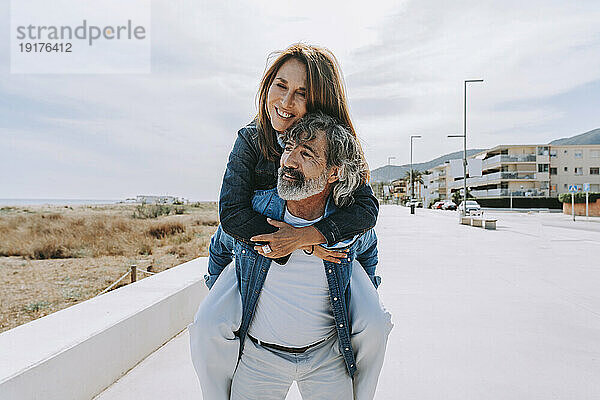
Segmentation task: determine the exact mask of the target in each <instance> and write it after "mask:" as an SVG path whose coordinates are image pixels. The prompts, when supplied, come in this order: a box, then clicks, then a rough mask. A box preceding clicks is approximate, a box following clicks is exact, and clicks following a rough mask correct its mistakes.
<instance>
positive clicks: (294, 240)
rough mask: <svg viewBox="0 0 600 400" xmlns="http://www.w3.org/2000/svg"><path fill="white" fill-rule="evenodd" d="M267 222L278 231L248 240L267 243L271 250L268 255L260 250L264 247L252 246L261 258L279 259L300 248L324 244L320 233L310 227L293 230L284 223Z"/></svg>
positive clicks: (271, 220) (293, 228)
mask: <svg viewBox="0 0 600 400" xmlns="http://www.w3.org/2000/svg"><path fill="white" fill-rule="evenodd" d="M267 222H268V223H269V224H271V225H273V226H276V227H277V228H279V230H278V231H277V232H274V233H269V234H264V235H257V236H253V237H251V238H250V240H252V241H253V242H268V244H269V247H270V248H271V252H270V253H265V252H264V250H263V248H262V246H264V245H260V246H259V245H257V246H254V250H256V251H257V252H258V253H259V254H260V255H262V256H265V257H268V258H281V257H284V256H287V255H288V254H291V253H292V252H293V251H294V250H298V249H300V248H302V247H306V246H311V245H316V244H319V243H325V238H324V237H323V235H321V232H319V231H318V230H317V229H316V228H314V227H312V226H305V227H303V228H295V227H293V226H291V225H289V224H286V223H285V222H281V221H275V220H273V219H271V218H267ZM315 248H316V246H315Z"/></svg>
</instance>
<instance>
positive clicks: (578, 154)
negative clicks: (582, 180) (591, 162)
mask: <svg viewBox="0 0 600 400" xmlns="http://www.w3.org/2000/svg"><path fill="white" fill-rule="evenodd" d="M575 158H583V150H575Z"/></svg>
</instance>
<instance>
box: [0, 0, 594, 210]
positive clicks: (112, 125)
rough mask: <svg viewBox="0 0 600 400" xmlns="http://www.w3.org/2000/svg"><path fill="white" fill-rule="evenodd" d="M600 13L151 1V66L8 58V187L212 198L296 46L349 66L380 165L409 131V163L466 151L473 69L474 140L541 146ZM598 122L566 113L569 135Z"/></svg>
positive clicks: (404, 145) (557, 121)
mask: <svg viewBox="0 0 600 400" xmlns="http://www.w3.org/2000/svg"><path fill="white" fill-rule="evenodd" d="M7 15H8V14H7V7H6V6H2V8H0V17H6V16H7ZM598 20H600V6H598V5H597V2H596V4H595V3H594V2H589V3H586V2H577V3H573V4H570V3H565V2H547V1H536V2H503V3H497V2H475V1H470V2H453V3H452V5H451V6H449V5H448V4H447V3H445V2H417V1H410V2H408V1H407V2H393V1H390V2H385V3H383V4H382V5H378V6H377V7H375V6H373V4H370V3H365V2H363V1H361V2H350V3H348V2H344V3H337V4H336V3H330V2H323V1H312V0H311V1H308V2H303V3H298V2H285V1H283V2H282V1H274V0H270V1H267V2H261V3H259V4H255V3H254V2H250V1H238V2H235V3H231V2H212V1H191V0H179V1H169V2H166V1H154V2H153V3H152V73H151V74H147V75H83V76H81V75H78V76H75V75H55V76H50V75H14V74H13V75H11V74H9V73H8V69H7V65H2V66H0V96H1V98H2V99H4V100H0V117H2V118H0V119H1V122H0V135H1V136H2V139H3V140H2V144H1V145H0V146H2V148H1V152H2V153H3V154H7V156H6V157H3V158H2V161H0V164H2V167H4V168H6V167H9V166H10V167H11V168H12V169H11V170H14V171H16V172H15V175H14V176H13V179H11V180H9V182H8V183H7V184H5V186H4V193H6V194H5V195H4V196H2V197H65V196H66V195H67V194H68V195H69V196H73V197H79V198H81V197H104V198H106V197H109V198H110V197H125V196H131V195H135V194H137V193H138V192H139V193H141V192H144V193H165V192H169V193H171V194H178V195H182V196H185V197H191V198H198V199H216V197H217V196H218V188H219V186H220V181H221V178H222V173H223V170H224V168H225V163H226V159H227V154H228V153H229V151H230V149H231V147H232V145H233V142H234V140H235V133H236V131H237V129H239V128H240V127H241V126H243V125H244V124H245V123H246V122H248V121H249V120H250V119H251V118H252V116H253V115H254V113H255V105H254V100H255V99H254V96H255V92H256V89H257V87H258V81H259V79H260V76H261V74H262V72H263V70H264V68H265V62H266V58H267V55H268V54H269V53H270V52H271V51H273V50H277V49H282V48H285V47H286V46H287V45H289V44H290V43H292V42H296V41H299V40H303V41H305V42H309V43H316V44H321V45H324V46H327V47H329V48H330V49H331V50H332V51H333V52H334V53H335V54H336V56H337V57H338V59H339V60H340V62H341V64H342V68H343V71H344V72H345V76H346V82H347V85H348V94H349V98H350V105H351V110H352V115H353V118H354V120H355V124H356V126H357V128H358V130H359V134H360V135H361V139H362V141H363V143H364V148H365V152H366V154H367V157H368V160H369V163H370V165H371V167H372V168H375V167H378V166H381V165H383V164H386V163H387V157H388V156H395V157H396V160H395V162H396V163H404V162H407V161H408V155H409V149H408V144H409V139H408V137H409V136H410V135H411V134H415V133H419V134H422V135H423V139H422V140H420V141H419V142H415V161H425V160H428V159H431V158H434V157H436V156H439V155H441V154H443V153H446V152H450V151H455V150H458V149H459V148H460V143H459V141H457V140H452V139H447V138H446V135H447V134H451V133H459V132H462V104H463V103H462V101H463V100H462V90H463V86H462V85H463V84H462V81H463V80H464V79H468V78H479V77H481V78H484V79H485V82H484V83H483V84H480V85H473V86H471V87H469V133H470V136H469V146H472V147H485V146H493V145H496V144H499V143H516V142H519V141H524V142H547V141H549V140H551V139H553V138H554V137H555V136H552V135H556V133H557V132H558V131H559V129H558V127H561V129H562V128H564V127H565V126H567V125H568V124H569V123H570V122H571V120H573V114H570V112H567V111H566V110H563V109H561V108H560V107H559V106H558V105H556V104H555V103H554V102H553V98H554V97H553V96H556V95H560V94H562V93H568V92H570V91H572V90H574V89H576V88H578V87H582V86H585V85H588V84H589V83H590V82H594V81H598V80H600V51H599V50H600V28H599V27H598V24H597V22H596V21H598ZM0 32H3V33H5V34H6V35H8V34H9V31H8V28H7V27H3V28H0ZM6 42H7V41H0V51H2V52H3V53H4V54H7V52H8V50H7V49H6ZM595 97H596V98H598V96H597V94H596V96H595ZM598 123H599V121H598V120H597V119H596V120H593V119H590V118H589V117H587V119H585V118H581V119H577V120H576V121H575V120H573V132H572V134H575V133H580V132H581V131H582V130H581V129H580V127H583V126H588V127H589V128H590V129H591V128H594V127H597V126H598ZM586 124H587V125H586ZM560 132H561V134H560V135H559V136H565V134H567V135H568V134H569V133H570V132H568V131H567V132H564V130H563V131H560ZM6 138H11V141H6V140H5V139H6ZM7 143H11V144H10V145H7ZM44 148H45V149H48V150H47V151H43V150H42V149H44ZM59 149H63V150H62V152H63V153H65V152H67V153H68V154H67V155H64V154H63V156H61V157H62V158H57V155H56V154H57V152H58V151H59ZM40 165H46V166H48V168H47V170H48V171H52V172H53V173H55V174H60V178H61V179H57V181H62V182H67V184H61V185H56V184H55V185H50V184H48V182H49V180H48V174H46V173H43V172H41V171H40V170H39V166H40ZM86 174H89V175H92V176H95V177H96V178H95V179H96V180H95V181H94V182H93V183H90V182H88V181H89V180H87V181H86V179H85V176H86ZM23 182H26V183H23ZM98 182H100V183H98ZM36 188H37V191H36ZM36 193H37V194H36ZM61 193H64V194H63V195H61Z"/></svg>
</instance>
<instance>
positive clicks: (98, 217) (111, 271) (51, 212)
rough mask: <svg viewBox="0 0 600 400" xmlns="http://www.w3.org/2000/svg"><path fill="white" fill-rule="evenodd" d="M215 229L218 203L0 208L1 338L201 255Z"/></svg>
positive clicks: (204, 253) (203, 254)
mask: <svg viewBox="0 0 600 400" xmlns="http://www.w3.org/2000/svg"><path fill="white" fill-rule="evenodd" d="M217 224H218V216H217V205H216V203H196V204H194V206H189V205H186V206H149V205H146V206H139V205H137V206H136V205H132V204H115V205H106V206H29V207H2V208H0V332H3V331H6V330H8V329H11V328H14V327H16V326H18V325H21V324H24V323H26V322H29V321H32V320H34V319H37V318H40V317H43V316H44V315H48V314H51V313H53V312H55V311H58V310H61V309H63V308H66V307H69V306H71V305H73V304H77V303H79V302H82V301H85V300H87V299H90V298H92V297H94V296H96V295H97V294H99V293H100V292H101V291H102V290H104V289H105V288H107V287H108V286H110V284H111V283H113V282H114V281H115V280H117V279H118V278H119V277H120V276H122V275H123V274H124V273H125V272H127V271H128V270H129V267H130V266H131V265H132V264H136V265H137V266H138V270H140V269H141V270H148V271H151V272H161V271H164V270H166V269H168V268H171V267H173V266H176V265H178V264H181V263H184V262H186V261H189V260H191V259H194V258H196V257H201V256H206V255H207V254H208V253H207V251H208V243H209V240H210V236H211V235H212V233H213V232H214V231H215V229H216V227H217ZM147 276H148V274H145V273H143V272H139V271H138V273H137V279H138V280H139V279H143V278H145V277H147ZM129 282H130V279H129V277H127V278H125V279H124V280H123V281H121V282H120V283H119V285H118V286H117V287H120V286H123V285H125V284H128V283H129Z"/></svg>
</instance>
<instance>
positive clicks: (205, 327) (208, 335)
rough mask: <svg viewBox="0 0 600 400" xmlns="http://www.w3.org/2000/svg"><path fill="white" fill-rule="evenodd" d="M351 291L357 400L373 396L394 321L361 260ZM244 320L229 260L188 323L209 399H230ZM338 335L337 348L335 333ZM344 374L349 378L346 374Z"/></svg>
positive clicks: (195, 360) (198, 371)
mask: <svg viewBox="0 0 600 400" xmlns="http://www.w3.org/2000/svg"><path fill="white" fill-rule="evenodd" d="M350 290H351V293H352V295H351V297H350V323H351V324H352V325H351V326H352V334H351V337H350V340H351V341H352V347H353V348H354V351H355V352H356V354H355V357H356V367H357V371H356V373H355V375H354V379H353V380H352V381H353V386H354V399H355V400H372V399H373V398H374V396H375V389H376V388H377V381H378V379H379V373H380V372H381V368H382V366H383V360H384V358H385V349H386V346H387V340H388V336H389V333H390V331H391V330H392V327H393V324H392V322H391V315H390V313H389V312H387V311H386V309H385V307H384V306H383V304H382V303H381V302H380V300H379V294H378V293H377V290H375V287H374V286H373V284H372V282H371V280H370V279H369V277H368V276H367V273H366V272H365V270H364V269H363V268H362V267H361V266H360V265H359V264H358V263H355V264H354V265H353V268H352V278H351V280H350ZM241 320H242V300H241V297H240V293H239V291H238V288H237V278H236V274H235V265H234V263H231V264H230V265H229V266H228V267H226V268H225V269H224V270H223V272H221V274H220V275H219V278H218V279H217V281H216V282H215V284H214V286H213V287H212V289H211V290H210V292H209V293H208V295H207V296H206V298H205V299H204V300H203V302H202V303H201V304H200V307H199V308H198V311H197V312H196V315H195V317H194V322H193V323H192V324H190V325H189V326H188V330H189V334H190V350H191V356H192V362H193V364H194V368H195V370H196V374H197V375H198V379H199V381H200V387H201V389H202V395H203V398H204V399H205V400H229V399H230V395H231V385H232V380H233V377H234V373H235V371H236V366H237V365H238V353H239V348H240V347H239V338H237V337H236V336H235V335H234V333H233V332H235V331H237V330H238V329H239V327H240V324H241ZM335 339H336V344H335V346H337V337H336V338H335ZM249 344H252V345H253V346H254V343H253V342H251V341H250V342H248V343H246V344H245V346H246V345H249ZM336 351H337V350H336ZM338 353H339V351H338ZM242 358H243V356H242ZM240 365H241V363H240ZM340 365H341V367H342V368H344V369H345V366H344V364H343V361H340ZM346 375H347V377H348V379H350V376H349V375H348V373H347V372H346ZM259 380H260V378H259V375H258V374H254V380H253V383H252V384H253V385H254V384H257V383H259ZM290 384H291V382H290ZM298 386H300V382H298ZM250 387H251V386H249V387H248V390H250ZM231 398H233V397H231ZM283 398H285V396H284V397H282V398H281V399H283ZM304 398H306V399H311V400H312V399H313V398H315V399H316V398H320V397H313V396H312V395H311V396H309V397H304ZM351 398H352V397H346V398H345V399H351Z"/></svg>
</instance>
